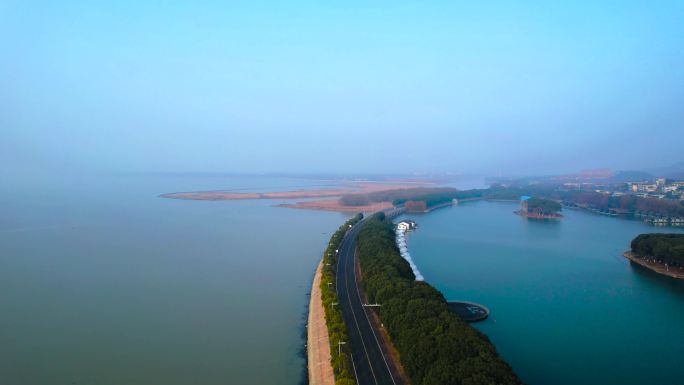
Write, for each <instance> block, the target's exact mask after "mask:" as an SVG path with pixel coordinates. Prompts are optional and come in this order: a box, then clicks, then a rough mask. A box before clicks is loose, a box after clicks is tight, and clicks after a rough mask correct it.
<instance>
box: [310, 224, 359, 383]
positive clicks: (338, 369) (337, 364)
mask: <svg viewBox="0 0 684 385" xmlns="http://www.w3.org/2000/svg"><path fill="white" fill-rule="evenodd" d="M361 219H363V214H357V215H356V216H354V217H353V218H351V219H350V220H348V221H347V222H345V223H344V224H343V225H342V226H340V227H339V228H338V229H337V231H335V233H334V234H333V235H332V237H331V238H330V241H329V242H328V246H327V247H326V249H325V252H324V253H323V269H322V274H321V285H320V290H321V298H322V302H323V308H324V309H325V324H326V327H327V329H328V341H329V342H330V362H331V364H332V368H333V373H334V375H335V384H336V385H343V384H354V383H356V382H355V377H354V371H353V367H352V363H351V360H350V357H351V356H350V354H349V349H348V345H342V347H343V349H338V343H339V342H347V341H349V339H348V338H347V327H346V325H345V323H344V319H343V318H342V311H341V310H340V307H339V306H335V305H334V304H338V300H337V288H336V286H335V282H336V280H335V266H337V251H336V250H339V248H340V244H341V243H342V239H343V238H344V235H345V234H346V232H347V230H349V228H350V227H351V226H353V225H355V224H357V223H358V222H359V221H361ZM339 351H341V352H342V354H339V353H338V352H339Z"/></svg>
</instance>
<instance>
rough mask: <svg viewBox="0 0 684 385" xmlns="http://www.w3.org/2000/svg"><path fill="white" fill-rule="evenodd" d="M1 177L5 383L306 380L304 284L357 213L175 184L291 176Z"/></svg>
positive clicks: (221, 184) (295, 184)
mask: <svg viewBox="0 0 684 385" xmlns="http://www.w3.org/2000/svg"><path fill="white" fill-rule="evenodd" d="M6 182H9V181H8V180H6V179H5V180H3V183H2V184H0V198H1V199H0V213H1V215H0V384H3V385H4V384H7V385H34V384H35V385H45V384H51V385H61V384H65V385H66V384H69V385H73V384H86V385H93V384H97V385H123V384H125V385H135V384H140V385H150V384H164V385H174V384H178V385H188V384H196V385H210V384H221V385H225V384H299V383H300V382H301V380H302V378H303V377H302V374H303V365H304V359H303V358H302V357H301V355H300V351H301V349H302V347H303V343H304V340H303V338H302V332H303V322H304V315H305V314H304V312H305V310H306V305H307V303H308V297H307V295H306V293H308V291H309V290H310V284H311V279H312V276H313V272H314V270H315V267H316V263H317V261H318V260H319V258H320V255H321V253H322V250H323V248H324V245H325V243H326V242H327V240H328V238H329V237H330V234H331V232H332V231H334V230H335V229H336V228H337V227H338V226H339V225H340V224H341V223H342V222H343V221H344V220H346V218H347V217H348V216H347V215H343V214H338V213H329V212H315V211H304V210H294V209H283V208H274V207H271V205H273V204H276V203H281V202H280V201H267V200H261V201H258V200H254V201H223V202H202V201H182V200H172V199H162V198H158V197H157V195H158V194H161V193H166V192H174V191H192V190H204V189H230V188H235V189H242V190H249V191H254V190H257V191H265V190H270V189H297V188H301V187H304V186H312V185H315V186H321V185H325V183H323V182H317V181H307V180H299V179H287V178H266V177H263V178H260V177H219V176H214V177H208V176H205V177H192V176H173V177H171V176H152V175H147V176H116V177H97V178H95V177H68V176H46V177H42V178H35V179H22V180H21V182H18V183H6Z"/></svg>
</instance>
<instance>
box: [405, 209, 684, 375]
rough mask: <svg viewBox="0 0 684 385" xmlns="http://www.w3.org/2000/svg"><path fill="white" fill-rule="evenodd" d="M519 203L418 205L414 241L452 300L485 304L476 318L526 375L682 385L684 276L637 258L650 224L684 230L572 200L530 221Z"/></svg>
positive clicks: (432, 278)
mask: <svg viewBox="0 0 684 385" xmlns="http://www.w3.org/2000/svg"><path fill="white" fill-rule="evenodd" d="M516 208H517V205H516V204H514V203H505V202H486V201H478V202H468V203H462V204H461V205H459V206H454V207H449V208H444V209H439V210H436V211H434V212H432V213H428V214H417V215H407V216H404V217H403V218H410V219H413V220H415V221H416V222H417V223H418V226H419V228H418V230H417V231H415V232H412V233H411V234H410V235H409V236H408V237H407V243H408V249H409V251H410V253H411V256H412V258H413V260H414V261H415V263H416V264H417V266H418V268H419V269H420V271H421V273H422V274H423V275H424V276H425V280H426V281H427V282H429V283H430V284H432V285H433V286H435V287H436V288H437V289H439V290H440V291H441V292H442V293H443V294H444V296H445V297H446V298H447V299H449V300H468V301H474V302H478V303H481V304H483V305H485V306H487V307H488V308H489V309H490V310H491V315H490V317H489V318H488V319H487V320H485V321H483V322H480V323H475V324H473V325H474V326H475V327H476V328H477V329H479V330H481V331H482V332H484V333H485V334H486V335H487V336H489V338H490V339H491V341H492V342H493V343H494V345H495V346H496V348H497V350H498V351H499V353H500V354H501V356H502V357H503V358H504V359H505V360H506V361H507V362H509V363H510V364H511V366H512V367H513V369H514V370H515V372H516V373H518V374H519V375H520V377H521V378H522V379H523V381H525V382H526V383H529V384H532V385H543V384H554V385H564V384H568V385H570V384H585V385H592V384H596V385H598V384H609V383H610V384H618V383H619V384H622V385H625V384H635V385H636V384H675V383H679V382H681V375H682V365H683V364H684V358H683V357H684V331H683V330H684V329H683V328H682V325H684V281H678V280H675V279H672V278H669V277H664V276H660V275H657V274H655V273H653V272H651V271H649V270H646V269H644V268H642V267H640V266H632V265H631V264H630V263H629V262H628V261H627V260H626V259H625V258H624V257H622V252H623V251H625V250H627V249H629V242H630V241H631V239H632V238H634V237H635V236H636V235H638V234H639V233H643V232H663V231H668V232H672V231H680V232H681V230H676V229H672V228H669V229H668V228H654V227H652V226H648V225H646V224H643V223H641V222H638V221H630V220H623V219H617V218H611V217H604V216H599V215H595V214H591V213H587V212H582V211H575V210H567V209H566V210H564V215H565V218H563V219H562V220H560V221H556V222H553V221H535V220H528V219H525V218H522V217H520V216H517V215H515V214H513V211H514V210H515V209H516Z"/></svg>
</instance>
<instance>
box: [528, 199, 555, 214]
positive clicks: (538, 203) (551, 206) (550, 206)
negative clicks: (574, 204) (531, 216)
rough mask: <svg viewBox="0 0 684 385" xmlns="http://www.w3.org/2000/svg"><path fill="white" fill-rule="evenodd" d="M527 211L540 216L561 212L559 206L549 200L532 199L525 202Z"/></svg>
mask: <svg viewBox="0 0 684 385" xmlns="http://www.w3.org/2000/svg"><path fill="white" fill-rule="evenodd" d="M527 211H528V212H534V213H538V214H542V215H553V214H557V213H558V212H559V211H561V205H560V203H558V202H556V201H552V200H550V199H544V198H537V197H532V198H530V199H528V200H527Z"/></svg>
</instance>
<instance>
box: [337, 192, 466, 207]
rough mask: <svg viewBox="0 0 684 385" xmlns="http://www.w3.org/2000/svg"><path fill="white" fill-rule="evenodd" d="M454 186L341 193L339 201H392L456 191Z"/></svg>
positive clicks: (361, 203) (354, 204)
mask: <svg viewBox="0 0 684 385" xmlns="http://www.w3.org/2000/svg"><path fill="white" fill-rule="evenodd" d="M457 191H458V190H456V189H455V188H451V187H416V188H405V189H393V190H384V191H375V192H371V193H355V194H347V195H343V196H342V197H341V198H340V202H341V203H342V204H343V205H345V206H362V205H367V204H369V203H377V202H394V201H401V202H402V203H403V202H405V201H407V200H414V198H415V197H417V196H423V195H427V194H447V193H454V192H457Z"/></svg>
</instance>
